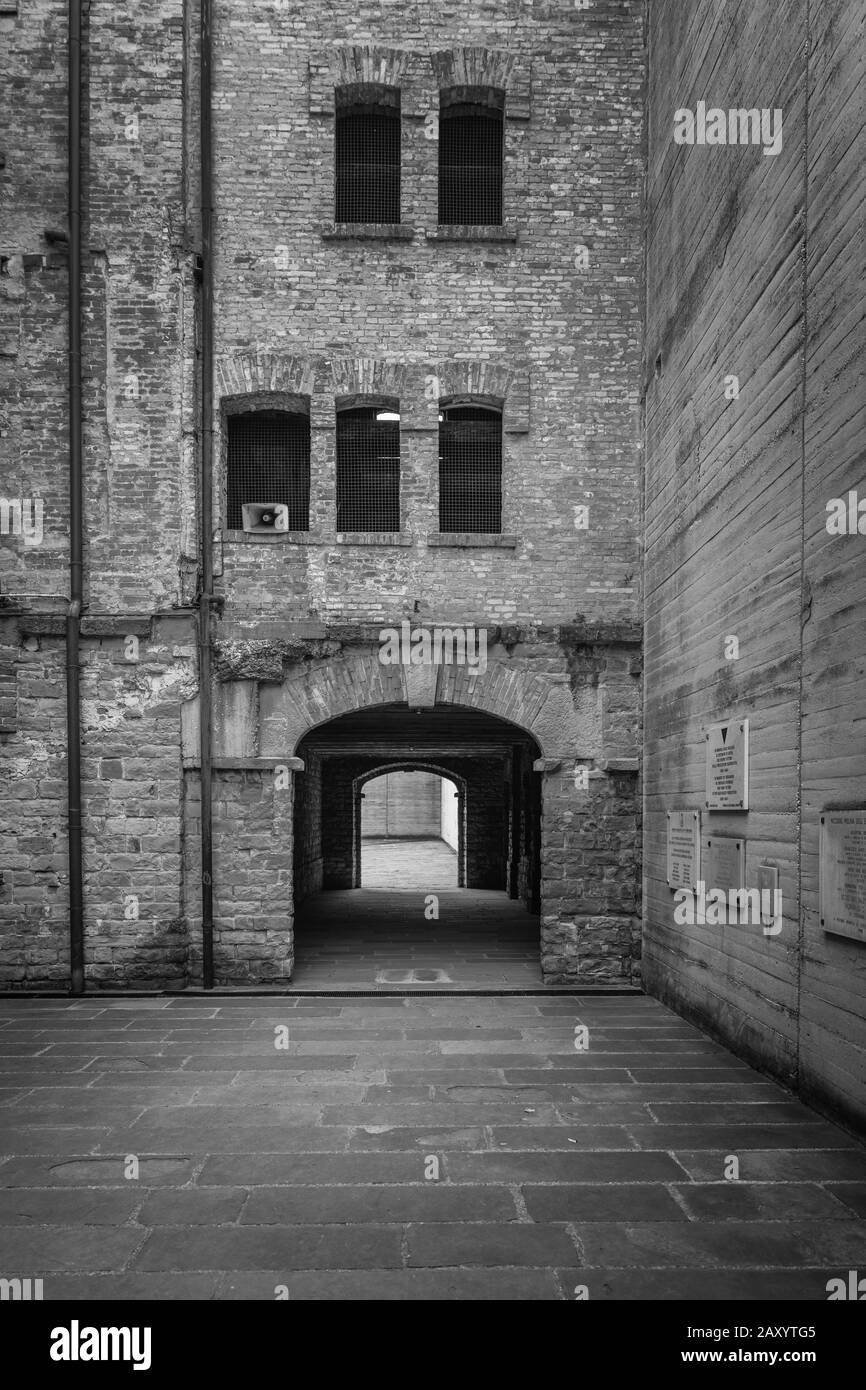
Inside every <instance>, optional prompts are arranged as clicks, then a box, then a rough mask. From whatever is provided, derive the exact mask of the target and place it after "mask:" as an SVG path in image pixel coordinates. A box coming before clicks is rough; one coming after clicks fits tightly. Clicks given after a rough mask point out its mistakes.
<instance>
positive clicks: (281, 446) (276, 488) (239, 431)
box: [225, 400, 310, 531]
mask: <svg viewBox="0 0 866 1390" xmlns="http://www.w3.org/2000/svg"><path fill="white" fill-rule="evenodd" d="M304 406H305V403H304V402H303V401H301V400H299V401H298V402H297V403H296V404H295V405H294V407H293V408H291V409H289V408H286V409H269V408H264V409H257V408H246V409H245V408H244V407H243V406H241V407H239V408H234V407H232V408H231V409H230V410H228V411H227V412H226V418H225V429H226V528H227V529H228V530H230V531H240V530H241V529H250V528H249V526H248V525H247V526H245V524H244V522H245V518H244V508H245V507H246V508H249V507H256V508H258V510H259V512H261V515H260V516H258V517H257V518H256V521H257V524H256V528H255V529H256V530H266V529H269V528H272V529H274V530H282V531H308V530H309V529H310V415H309V409H308V408H304ZM277 507H282V508H284V511H282V512H280V513H277V515H276V517H275V518H274V519H271V513H272V512H273V511H274V509H275V508H277ZM248 519H249V518H247V520H248Z"/></svg>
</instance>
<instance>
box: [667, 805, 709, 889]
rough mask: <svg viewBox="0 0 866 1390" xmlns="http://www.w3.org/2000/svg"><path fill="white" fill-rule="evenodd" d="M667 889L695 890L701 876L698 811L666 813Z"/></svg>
mask: <svg viewBox="0 0 866 1390" xmlns="http://www.w3.org/2000/svg"><path fill="white" fill-rule="evenodd" d="M667 818H668V887H670V888H695V889H696V888H697V886H698V879H699V878H700V876H701V813H700V811H668V813H667Z"/></svg>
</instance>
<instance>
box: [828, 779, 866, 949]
mask: <svg viewBox="0 0 866 1390" xmlns="http://www.w3.org/2000/svg"><path fill="white" fill-rule="evenodd" d="M818 886H819V897H820V914H821V926H822V927H823V928H824V930H825V931H827V932H835V934H836V935H837V936H850V937H852V938H853V939H854V940H855V941H866V807H860V808H858V809H856V810H847V811H823V812H822V813H821V844H820V857H819V864H818Z"/></svg>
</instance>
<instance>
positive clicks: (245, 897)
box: [185, 768, 294, 985]
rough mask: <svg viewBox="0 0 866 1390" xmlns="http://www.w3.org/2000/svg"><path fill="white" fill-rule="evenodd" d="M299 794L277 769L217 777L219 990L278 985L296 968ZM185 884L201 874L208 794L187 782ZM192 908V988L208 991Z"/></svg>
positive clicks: (192, 777) (193, 779)
mask: <svg viewBox="0 0 866 1390" xmlns="http://www.w3.org/2000/svg"><path fill="white" fill-rule="evenodd" d="M292 793H293V784H292V780H291V779H289V781H288V784H287V785H286V786H283V785H280V786H278V785H277V778H276V776H275V772H274V769H272V768H268V769H263V768H246V769H242V768H238V769H228V768H221V769H217V770H216V771H215V773H214V788H213V812H214V836H213V859H214V974H215V976H216V979H217V980H218V981H219V983H220V984H225V985H244V984H279V983H285V982H287V981H288V980H290V979H291V976H292V970H293V968H294V944H293V942H294V938H293V922H294V912H293V906H292ZM185 801H186V817H185V825H186V837H185V845H186V876H187V880H188V882H189V884H190V885H194V884H197V883H198V881H199V876H200V873H201V853H200V849H201V842H200V838H199V837H200V834H201V820H200V810H201V787H200V782H199V778H198V775H197V774H196V773H194V772H188V773H187V777H186V798H185ZM196 898H197V894H196V893H195V890H194V891H193V893H192V894H191V901H190V905H189V936H190V982H191V983H193V984H199V985H200V984H201V948H200V943H201V930H200V929H201V916H200V906H199V913H198V916H196V906H197V902H196Z"/></svg>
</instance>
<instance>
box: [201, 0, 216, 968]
mask: <svg viewBox="0 0 866 1390" xmlns="http://www.w3.org/2000/svg"><path fill="white" fill-rule="evenodd" d="M212 18H213V7H212V0H201V11H200V38H201V55H200V63H201V67H200V89H199V92H200V108H201V109H200V139H201V147H200V156H201V158H200V162H201V451H200V459H201V476H200V500H201V587H200V590H199V610H198V624H199V738H200V754H201V756H200V763H201V931H202V984H203V986H204V988H205V989H213V984H214V971H213V786H212V766H211V758H212V752H211V742H212V738H211V722H212V714H211V605H212V600H213V494H212V483H211V476H212V465H213V167H212V141H211V60H212V51H211V29H212Z"/></svg>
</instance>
